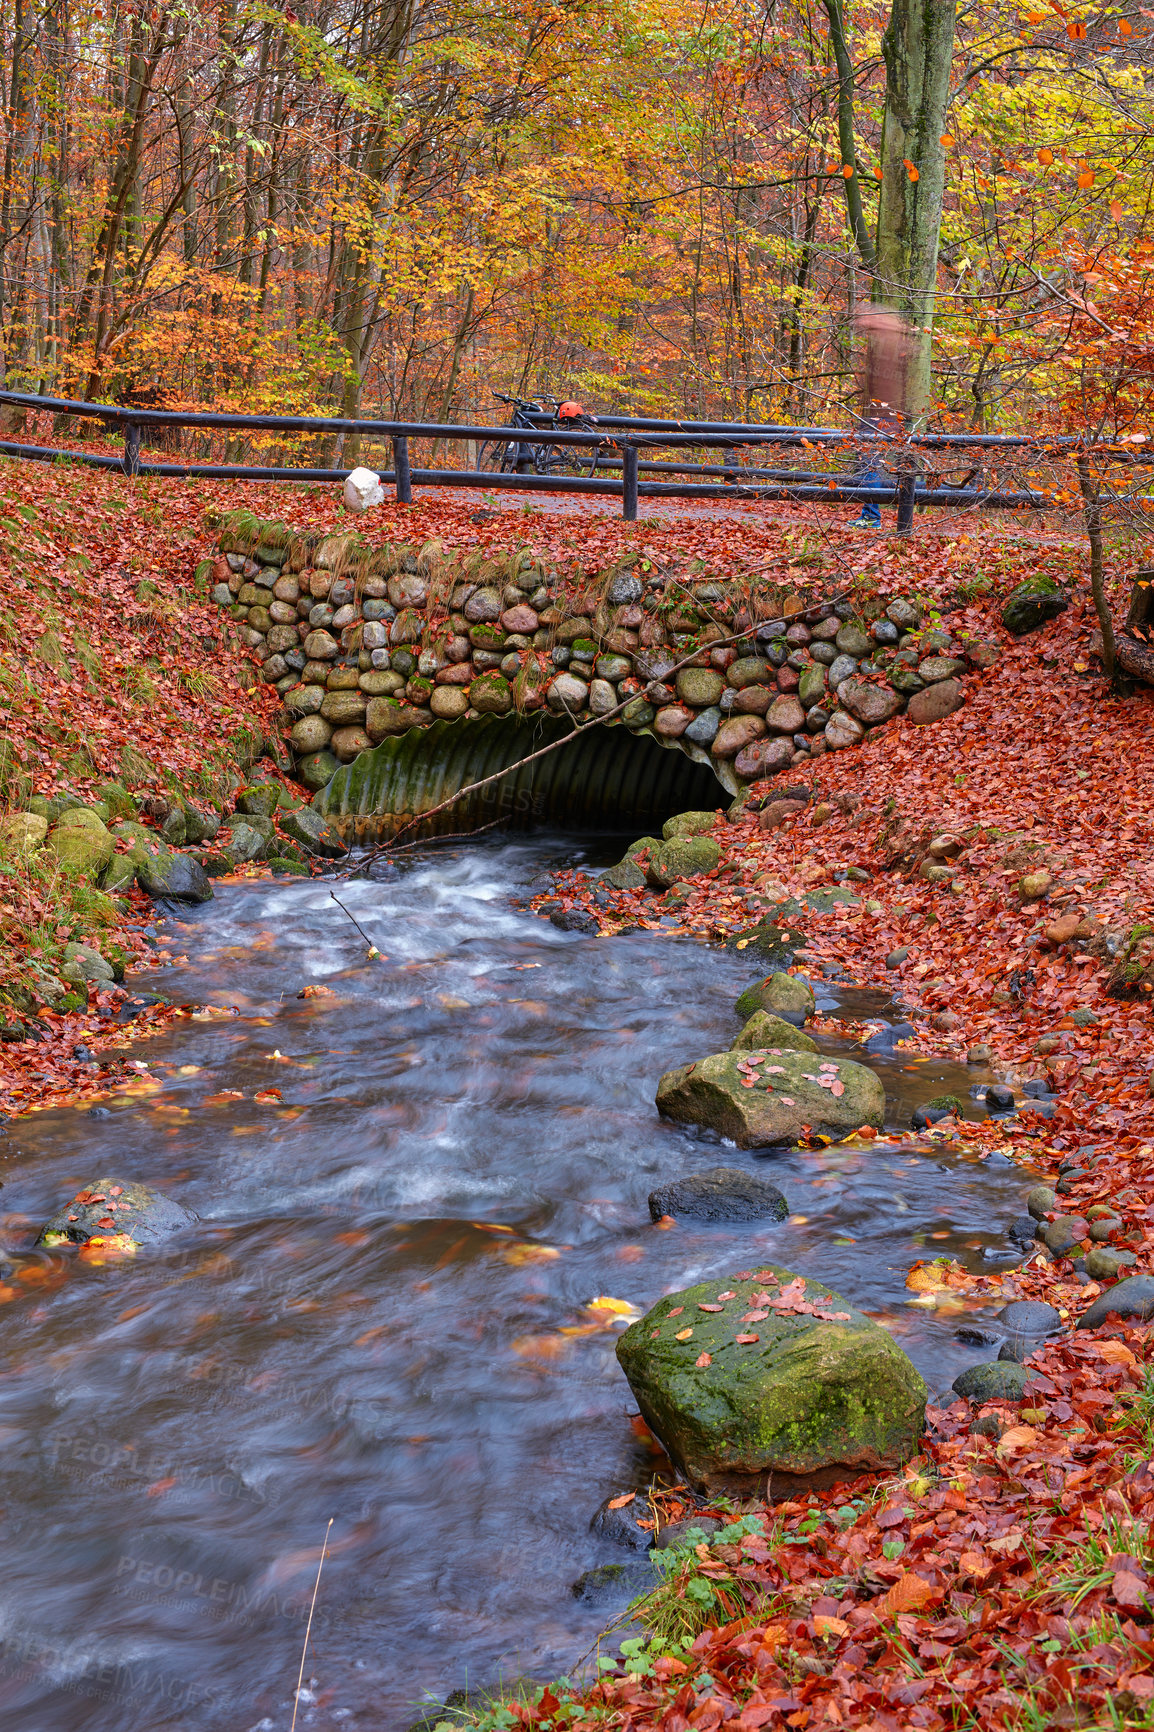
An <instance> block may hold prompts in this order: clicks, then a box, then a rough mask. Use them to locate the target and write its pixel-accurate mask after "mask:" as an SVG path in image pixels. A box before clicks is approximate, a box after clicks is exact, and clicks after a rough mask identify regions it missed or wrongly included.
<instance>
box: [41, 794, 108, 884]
mask: <svg viewBox="0 0 1154 1732" xmlns="http://www.w3.org/2000/svg"><path fill="white" fill-rule="evenodd" d="M45 847H46V848H48V849H49V850H50V851H51V852H52V853H53V854H55V855H56V857H57V859H58V860H59V861H60V864H61V866H62V867H63V868H64V870H65V871H66V872H68V873H70V874H71V875H72V876H73V877H76V878H91V879H96V878H99V877H100V874H101V873H102V872H103V871H104V868H105V867H106V866H107V865H108V862H109V861H110V860H111V859H112V856H113V854H114V853H115V851H116V844H115V842H114V841H113V839H112V837H111V835H110V834H109V832H108V828H107V826H106V825H105V824H104V822H103V821H102V819H100V818H99V817H98V816H97V814H96V813H95V812H93V811H91V810H90V809H89V808H88V807H87V806H75V807H73V808H72V809H71V810H69V811H67V812H64V813H62V814H61V816H60V818H59V819H58V820H57V822H56V824H55V826H54V827H53V829H52V830H51V831H50V832H49V834H48V838H47V841H46V842H45Z"/></svg>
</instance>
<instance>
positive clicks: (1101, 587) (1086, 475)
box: [1078, 452, 1118, 685]
mask: <svg viewBox="0 0 1154 1732" xmlns="http://www.w3.org/2000/svg"><path fill="white" fill-rule="evenodd" d="M1078 486H1079V488H1080V490H1081V493H1082V503H1083V505H1084V506H1085V510H1086V534H1087V536H1088V537H1089V541H1090V594H1091V595H1092V596H1093V598H1094V611H1095V613H1096V614H1097V615H1098V627H1099V630H1100V631H1101V633H1102V667H1103V670H1104V672H1105V675H1106V678H1107V680H1109V682H1110V684H1111V685H1113V683H1114V677H1115V674H1116V672H1117V665H1118V651H1117V646H1116V644H1115V641H1114V621H1113V620H1112V618H1111V617H1110V604H1109V602H1108V601H1107V600H1106V585H1105V581H1104V579H1103V575H1102V501H1101V497H1100V493H1099V488H1098V484H1097V482H1096V481H1095V480H1094V479H1093V478H1092V476H1091V474H1090V459H1089V457H1087V456H1086V454H1085V452H1083V453H1082V454H1081V455H1080V456H1079V458H1078Z"/></svg>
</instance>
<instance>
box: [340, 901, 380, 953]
mask: <svg viewBox="0 0 1154 1732" xmlns="http://www.w3.org/2000/svg"><path fill="white" fill-rule="evenodd" d="M329 895H330V896H331V897H332V900H333V901H334V902H335V903H336V905H337V907H338V908H339V909H341V910H342V911H343V912H344V913H345V914H348V915H349V919H350V920H351V921H352V923H353V925H354V926H355V927H356V929H357V931H358V932H359V933H360V935H361V937H362V938H363V939H364V941H365V943H366V944H367V945H368V947H369V949H370V950H375V949H376V948H377V947H376V945H375V944H374V943H373V940H372V939H371V938H370V937H369V935H368V933H367V932H366V931H365V929H364V927H363V926H362V925H361V923H360V921H359V920H358V919H357V918H356V916H355V915H354V914H349V911H348V909H347V908H346V907H345V905H344V903H343V902H342V901H341V899H340V897H339V896H338V895H337V893H336V891H335V890H330V891H329Z"/></svg>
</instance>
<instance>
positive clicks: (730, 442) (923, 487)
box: [0, 391, 1154, 534]
mask: <svg viewBox="0 0 1154 1732" xmlns="http://www.w3.org/2000/svg"><path fill="white" fill-rule="evenodd" d="M0 403H3V404H8V405H10V406H11V407H12V408H15V409H24V410H27V411H29V412H33V413H39V414H50V415H53V416H64V417H81V418H87V419H90V420H96V421H99V422H101V423H103V424H104V425H106V426H116V427H122V428H123V430H124V452H123V455H121V456H112V455H111V454H108V455H105V454H104V453H102V452H93V451H80V450H71V449H68V448H65V447H56V446H45V445H34V444H30V443H27V442H23V441H16V440H0V455H3V456H6V457H14V458H19V459H24V460H31V461H34V462H42V463H51V462H69V463H81V464H85V465H88V466H89V467H91V468H97V469H110V470H120V471H122V472H123V473H124V474H126V475H130V476H132V475H159V476H171V477H174V478H188V479H214V478H215V479H217V480H222V481H223V480H236V481H303V482H330V481H331V482H338V483H339V482H343V481H344V480H345V479H346V478H347V476H348V475H349V473H350V470H349V469H347V468H308V467H304V466H289V465H283V464H267V465H266V464H238V463H167V462H153V461H151V460H144V459H142V457H141V454H140V452H141V434H142V432H143V430H144V429H145V428H156V429H160V428H183V427H189V428H198V429H202V430H208V431H229V432H235V431H247V432H251V433H282V434H299V433H311V434H321V435H328V436H339V435H342V434H358V435H365V434H367V435H369V436H371V437H376V438H378V439H381V440H386V439H387V440H389V441H390V442H391V444H392V448H393V464H392V467H391V468H390V469H387V470H383V471H381V472H380V475H381V480H382V481H385V482H388V483H390V484H392V485H393V487H394V488H395V490H396V495H397V499H398V501H399V502H400V503H402V504H409V503H410V502H411V500H412V489H413V487H414V486H419V487H465V488H476V489H480V490H482V491H498V490H512V491H516V492H522V493H575V494H582V493H584V494H600V495H607V496H609V497H616V498H619V499H620V500H621V501H622V509H623V515H624V516H625V518H626V519H627V520H628V521H631V522H632V521H636V517H637V504H638V500H639V499H642V498H648V499H653V498H674V499H689V500H691V499H730V500H733V499H748V500H786V501H789V500H793V501H798V502H801V501H809V502H823V501H824V502H825V503H827V504H845V503H851V504H856V505H867V504H876V505H896V507H897V527H898V531H899V533H901V534H908V533H909V531H910V529H911V528H912V526H913V517H914V511H915V509H916V508H917V507H918V506H922V507H944V506H958V507H961V506H965V507H979V508H984V509H993V510H1046V509H1053V508H1054V507H1055V505H1056V504H1057V503H1058V502H1057V501H1055V500H1054V499H1053V498H1051V497H1050V496H1048V495H1047V494H1046V493H1044V492H1042V491H1041V490H1039V489H1036V488H1022V489H1005V488H1002V489H999V488H993V487H989V488H985V487H980V486H972V485H966V486H959V487H951V486H946V485H941V486H938V485H935V484H934V483H933V482H932V480H931V481H930V482H929V483H928V484H927V482H926V480H925V479H924V478H923V477H921V476H919V474H918V472H917V453H918V452H920V451H943V450H951V449H957V450H960V451H973V450H980V449H990V450H1001V451H1011V450H1017V451H1024V450H1029V451H1030V452H1031V453H1032V454H1033V456H1034V457H1035V458H1036V459H1038V460H1044V459H1045V458H1047V457H1050V458H1052V459H1057V460H1066V459H1068V457H1069V456H1070V454H1071V453H1073V452H1075V451H1079V452H1085V451H1086V450H1094V451H1095V452H1096V453H1098V454H1100V455H1103V456H1105V457H1106V458H1107V459H1108V461H1110V462H1113V463H1124V464H1126V465H1128V466H1136V467H1142V466H1149V465H1152V464H1154V451H1150V452H1145V451H1144V450H1143V449H1141V448H1140V447H1136V446H1135V445H1133V444H1132V443H1124V442H1120V441H1114V442H1110V441H1091V440H1085V439H1082V438H1080V437H1078V436H1077V435H1062V436H1059V437H1055V438H1047V437H1033V438H1032V437H1030V436H1029V435H1026V434H974V433H913V434H910V435H900V436H895V435H890V434H887V433H884V432H879V431H877V430H876V429H874V428H867V427H863V428H862V429H861V430H860V431H853V430H845V429H839V428H831V427H790V426H783V425H777V424H763V425H757V424H754V423H743V422H718V421H661V420H655V419H653V418H650V417H641V416H623V415H604V416H597V417H591V418H590V419H589V421H588V422H587V423H586V425H584V426H582V427H574V428H568V427H556V426H554V425H552V424H551V419H550V417H549V416H548V415H547V414H546V413H544V412H542V413H541V415H540V416H538V417H534V419H536V420H537V421H539V423H540V424H539V426H538V427H537V429H536V430H535V431H534V430H533V429H530V428H526V427H491V426H486V425H484V424H481V425H476V426H474V425H462V424H460V423H457V422H419V421H378V420H369V419H346V418H341V417H336V416H331V417H330V416H316V415H240V414H218V413H215V412H211V411H207V410H206V411H200V410H187V411H186V410H174V409H145V408H136V407H134V406H131V405H127V406H126V405H123V404H117V403H90V402H80V401H75V400H73V399H70V398H66V397H41V396H37V395H34V394H33V393H31V392H22V391H0ZM413 439H422V440H434V441H441V440H444V441H446V442H449V441H453V442H457V443H460V442H475V443H484V444H488V445H493V444H496V445H501V444H509V445H515V446H524V447H530V446H532V445H533V444H535V443H540V444H546V445H550V446H557V447H570V448H574V449H576V450H586V451H596V450H600V451H604V450H605V447H608V448H609V450H610V451H611V452H614V453H616V455H613V456H608V455H606V456H603V457H602V459H601V461H602V462H604V463H605V465H606V467H607V468H610V467H611V468H612V469H614V470H615V471H616V470H617V469H620V472H621V478H620V480H618V479H616V477H614V478H610V477H609V476H608V475H601V476H598V475H597V474H596V473H593V474H591V475H552V474H544V475H539V474H537V473H535V472H533V471H530V472H528V473H515V474H506V473H503V472H502V473H496V472H493V471H489V470H476V469H421V468H413V467H412V465H411V461H410V453H409V442H410V440H413ZM771 445H776V446H793V447H795V448H796V447H801V448H806V449H810V450H813V449H814V448H818V449H820V450H822V451H824V452H828V453H830V454H831V455H832V454H835V453H837V452H842V453H854V454H856V458H857V463H858V469H859V474H860V475H861V479H860V480H858V481H855V480H854V479H853V478H852V476H850V477H845V478H843V477H841V476H837V475H835V474H833V473H830V472H825V471H822V470H816V471H815V470H812V469H807V470H781V469H768V468H758V467H754V466H752V465H751V466H749V467H748V468H746V467H744V466H740V465H734V466H728V465H725V464H721V463H714V464H700V463H692V462H688V461H687V462H683V463H679V462H677V461H668V462H663V463H654V462H642V461H640V452H641V451H642V450H645V449H664V450H667V451H671V452H675V451H677V450H686V449H689V450H702V449H705V450H711V449H712V450H719V451H730V450H738V449H741V448H743V447H746V448H748V447H751V446H754V447H765V446H771ZM878 470H881V471H884V472H886V473H888V474H890V475H892V476H893V480H892V481H891V482H888V483H886V482H878V481H875V480H874V477H873V474H871V471H873V472H875V473H876V471H878ZM657 474H666V475H683V476H685V475H688V476H700V477H702V478H703V479H701V480H680V481H657V480H653V479H650V477H652V476H654V475H657ZM714 476H716V477H718V478H719V479H718V480H716V481H714V480H705V479H704V478H705V477H714Z"/></svg>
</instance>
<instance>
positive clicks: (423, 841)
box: [334, 813, 508, 913]
mask: <svg viewBox="0 0 1154 1732" xmlns="http://www.w3.org/2000/svg"><path fill="white" fill-rule="evenodd" d="M421 815H422V816H424V814H423V813H422V814H421ZM506 823H508V819H507V817H506V816H505V815H504V814H502V815H501V817H500V818H493V819H492V820H491V821H490V822H489V823H488V824H478V826H477V828H476V829H475V830H455V831H454V832H453V834H452V835H451V836H420V837H418V838H417V840H416V841H415V842H402V843H401V845H400V847H399V848H396V849H394V850H393V852H394V853H396V854H403V853H404V852H405V849H406V848H428V847H429V846H430V844H432V843H434V842H437V843H440V842H471V841H472V839H473V837H474V836H483V835H484V834H485V831H486V830H495V829H496V828H497V825H498V824H506ZM375 859H376V854H375V853H373V854H370V855H368V856H367V858H366V859H364V860H358V861H357V863H356V865H355V866H350V867H349V868H348V870H347V871H346V872H338V873H336V875H335V876H336V878H337V881H338V882H340V883H343V882H344V881H345V880H347V879H349V878H355V877H357V875H358V874H359V873H361V872H363V871H364V869H365V867H366V866H371V865H372V863H373V861H374V860H375ZM334 900H335V898H334ZM346 913H347V910H346Z"/></svg>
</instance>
